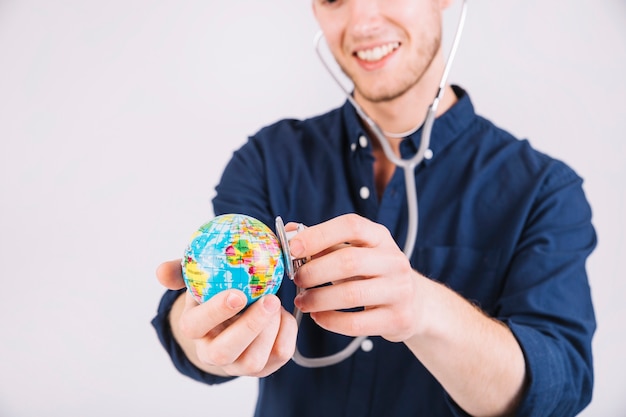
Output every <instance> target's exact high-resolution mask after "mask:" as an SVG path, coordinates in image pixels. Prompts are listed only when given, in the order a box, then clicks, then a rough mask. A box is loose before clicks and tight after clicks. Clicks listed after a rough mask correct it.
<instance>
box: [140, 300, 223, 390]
mask: <svg viewBox="0 0 626 417" xmlns="http://www.w3.org/2000/svg"><path fill="white" fill-rule="evenodd" d="M184 292H185V289H182V290H178V291H172V290H168V291H166V292H165V294H164V295H163V297H162V298H161V302H160V303H159V307H158V310H157V315H156V316H155V317H154V318H153V319H152V326H154V328H155V330H156V332H157V335H158V337H159V340H160V341H161V345H163V347H164V348H165V350H166V351H167V353H169V355H170V358H171V359H172V362H173V364H174V367H175V368H176V369H177V370H178V371H179V372H180V373H182V374H183V375H186V376H188V377H190V378H192V379H195V380H196V381H199V382H204V383H206V384H209V385H213V384H220V383H223V382H226V381H230V380H231V379H234V378H235V377H221V376H217V375H212V374H209V373H207V372H204V371H202V370H201V369H199V368H197V367H196V366H195V365H194V364H193V363H191V361H190V360H189V359H187V356H186V355H185V353H184V352H183V349H182V348H181V347H180V345H179V344H178V343H177V342H176V340H175V339H174V335H173V334H172V330H171V328H170V325H169V313H170V310H171V309H172V305H173V304H174V301H175V300H176V299H177V298H178V296H180V295H181V294H182V293H184Z"/></svg>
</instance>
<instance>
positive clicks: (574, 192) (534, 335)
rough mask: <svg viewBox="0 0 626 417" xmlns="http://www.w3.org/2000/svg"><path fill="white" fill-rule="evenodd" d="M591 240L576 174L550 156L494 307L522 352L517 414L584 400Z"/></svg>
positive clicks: (565, 408) (589, 374) (559, 410)
mask: <svg viewBox="0 0 626 417" xmlns="http://www.w3.org/2000/svg"><path fill="white" fill-rule="evenodd" d="M595 246H596V234H595V231H594V228H593V226H592V224H591V208H590V206H589V204H588V202H587V200H586V198H585V195H584V192H583V189H582V180H581V179H580V178H579V177H578V176H577V175H576V174H575V173H574V172H573V171H572V170H571V169H569V168H568V167H567V166H565V165H564V164H562V163H558V162H557V163H554V164H553V165H552V166H551V168H550V169H549V174H548V175H546V176H545V181H544V182H543V184H542V185H541V187H540V188H539V189H538V191H537V195H536V197H535V198H534V203H533V206H532V209H531V210H530V213H529V216H528V219H527V221H526V224H525V225H524V230H523V232H522V234H521V238H520V241H519V243H518V245H517V252H516V254H515V256H514V259H513V262H512V264H511V266H510V269H509V272H508V277H507V280H506V284H505V286H504V288H503V293H502V297H501V298H500V303H499V308H498V310H499V311H498V314H497V315H498V318H499V319H501V320H502V321H504V322H505V323H507V324H508V326H509V327H510V329H511V331H512V332H513V334H514V336H515V337H516V339H517V340H518V342H519V344H520V346H521V348H522V351H523V353H524V356H525V361H526V371H527V377H528V387H527V391H526V393H525V396H524V398H523V400H522V403H521V404H520V408H519V411H518V414H517V415H519V416H533V417H544V416H545V417H547V416H574V415H576V414H577V413H578V412H580V410H582V409H583V408H584V407H585V406H586V405H587V404H588V403H589V402H590V401H591V394H592V387H593V365H592V352H591V340H592V336H593V333H594V332H595V328H596V322H595V316H594V311H593V306H592V301H591V292H590V288H589V283H588V278H587V273H586V269H585V263H586V260H587V258H588V256H589V254H590V253H591V252H592V250H593V249H594V248H595Z"/></svg>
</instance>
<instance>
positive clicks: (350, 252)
mask: <svg viewBox="0 0 626 417" xmlns="http://www.w3.org/2000/svg"><path fill="white" fill-rule="evenodd" d="M338 256H339V267H340V268H341V270H342V271H343V272H344V273H348V274H350V273H351V272H352V271H354V270H355V269H356V268H357V267H358V265H359V263H358V260H357V258H356V256H355V251H354V248H352V247H347V248H344V250H340V251H338Z"/></svg>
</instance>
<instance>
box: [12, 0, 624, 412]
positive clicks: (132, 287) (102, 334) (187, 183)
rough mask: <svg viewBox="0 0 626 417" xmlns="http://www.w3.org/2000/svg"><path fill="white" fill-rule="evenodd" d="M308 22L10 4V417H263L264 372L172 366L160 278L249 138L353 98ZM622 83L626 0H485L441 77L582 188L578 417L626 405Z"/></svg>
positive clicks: (282, 13)
mask: <svg viewBox="0 0 626 417" xmlns="http://www.w3.org/2000/svg"><path fill="white" fill-rule="evenodd" d="M458 1H459V0H457V1H456V5H455V6H453V8H452V9H451V10H450V11H449V12H446V28H445V38H446V42H447V43H446V45H449V40H450V38H451V33H452V31H453V29H454V28H453V25H454V24H455V22H456V19H457V17H456V16H457V12H458V10H459V6H458ZM316 30H317V27H316V24H315V21H314V19H313V16H312V13H311V8H310V1H294V0H273V1H257V0H254V1H252V0H249V1H245V0H238V1H230V2H228V1H224V2H217V1H214V0H205V1H200V0H177V1H173V0H170V1H167V0H110V1H88V0H57V1H45V0H39V1H38V0H0V274H1V283H2V285H1V288H0V416H3V417H6V416H9V417H13V416H15V417H20V416H79V415H80V416H94V417H95V416H111V415H117V416H128V415H142V416H151V417H160V416H174V415H195V416H203V415H206V416H246V415H251V414H252V411H253V408H254V403H255V398H256V393H257V388H256V380H254V379H251V378H240V379H238V380H236V381H233V382H230V383H227V384H224V385H221V386H215V387H209V386H205V385H202V384H199V383H196V382H194V381H192V380H190V379H187V378H186V377H183V376H181V375H180V374H178V373H177V372H176V371H175V370H174V368H173V366H172V364H171V362H170V360H169V358H168V356H167V355H166V354H165V352H164V350H163V349H162V348H161V346H160V345H159V343H158V341H157V338H156V335H155V332H154V331H153V329H152V327H151V326H150V324H149V322H150V320H151V318H152V316H153V315H154V313H155V311H156V307H157V303H158V300H159V298H160V296H161V293H162V288H161V287H160V286H159V284H158V283H157V281H156V279H155V275H154V270H155V268H156V267H157V265H158V264H159V263H160V262H161V261H163V260H167V259H173V258H178V257H180V256H181V255H182V251H183V250H184V247H185V245H186V244H187V240H188V238H189V237H190V235H191V233H192V232H193V230H195V228H196V227H198V226H199V225H200V224H202V223H203V222H204V221H206V220H209V219H210V218H211V217H212V208H211V204H210V200H211V198H212V196H213V195H214V186H215V184H216V183H217V181H218V180H219V177H220V173H221V171H222V169H223V167H224V165H225V164H226V162H227V161H228V159H229V158H230V156H231V155H232V152H233V150H235V149H236V148H238V147H239V146H241V145H242V144H243V143H244V142H245V140H246V138H247V136H248V135H250V134H253V133H254V132H255V131H257V130H258V129H259V128H260V127H262V126H264V125H267V124H269V123H271V122H274V121H276V120H278V119H280V118H284V117H299V118H301V117H308V116H312V115H316V114H319V113H322V112H324V111H326V110H328V109H330V108H332V107H335V106H339V105H341V104H342V103H343V101H344V98H343V96H342V95H341V93H340V92H339V90H338V89H337V87H336V86H335V85H334V84H333V82H332V80H331V78H330V77H329V76H328V74H327V73H325V72H324V70H323V68H322V66H321V65H320V63H319V62H318V61H317V58H316V56H315V53H314V52H313V49H312V39H313V36H314V34H315V32H316ZM625 74H626V2H625V1H624V0H603V1H592V0H580V1H565V0H551V1H544V0H509V1H507V0H482V1H470V3H469V14H468V20H467V25H466V32H465V36H464V39H463V41H462V43H461V49H460V51H459V54H458V59H457V61H456V64H455V67H454V70H453V72H452V74H451V78H450V80H451V81H452V82H454V83H457V84H460V85H462V86H463V87H465V88H467V89H468V90H469V92H470V95H471V97H472V99H473V101H474V104H475V106H476V109H477V111H478V112H479V113H480V114H482V115H484V116H486V117H487V118H489V119H491V120H492V121H494V122H495V123H497V124H498V125H500V126H501V127H503V128H505V129H508V130H509V131H511V132H512V133H513V134H515V135H517V136H518V137H520V138H529V139H530V140H531V143H532V144H533V145H534V146H535V147H536V148H537V149H539V150H541V151H544V152H547V153H549V154H550V155H552V156H555V157H558V158H560V159H562V160H564V161H565V162H567V163H568V164H569V165H571V166H572V167H573V168H574V169H575V170H576V171H577V172H578V173H579V174H580V175H581V176H582V177H583V178H584V179H585V185H584V187H585V191H586V193H587V196H588V198H589V200H590V202H591V205H592V208H593V212H594V224H595V226H596V228H597V231H598V236H599V246H598V248H597V250H596V251H595V252H594V254H593V255H592V257H591V258H590V260H589V262H588V270H589V274H590V281H591V286H592V290H593V298H594V302H595V306H596V311H597V318H598V323H599V324H598V331H597V333H596V337H595V339H594V348H595V370H596V384H595V391H594V398H593V402H592V404H591V405H590V406H589V407H588V409H587V410H586V411H585V412H584V413H583V415H584V416H609V417H611V416H624V415H626V398H625V397H624V393H625V392H626V364H625V361H624V356H625V355H624V352H626V332H625V331H624V327H625V326H624V324H623V323H624V318H625V317H626V298H625V296H626V283H625V280H624V274H623V273H622V270H621V269H622V267H621V265H622V262H621V261H622V260H624V258H625V257H626V247H625V244H624V235H625V232H626V226H625V222H624V216H625V213H626V207H625V198H624V197H625V195H626V192H625V188H626V168H625V166H626V149H625V145H624V143H625V141H626V137H625V134H624V132H625V131H626V111H625V108H626V106H625V104H624V100H625V97H626V84H625V81H624V76H625ZM312 197H313V198H314V196H312ZM416 395H419V393H416Z"/></svg>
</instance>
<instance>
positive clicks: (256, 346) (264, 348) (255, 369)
mask: <svg viewBox="0 0 626 417" xmlns="http://www.w3.org/2000/svg"><path fill="white" fill-rule="evenodd" d="M279 328H280V314H275V315H272V317H271V319H270V321H268V322H267V323H266V325H265V327H264V328H263V330H261V332H260V333H259V334H258V335H257V337H255V338H254V340H252V341H251V342H250V344H249V345H248V346H247V347H246V348H245V350H244V351H243V352H242V353H241V354H240V355H239V357H238V358H237V359H236V360H235V361H234V362H233V364H232V365H231V366H229V367H227V369H225V370H226V371H227V372H229V373H231V374H233V375H248V376H258V375H260V374H261V373H262V372H263V371H264V370H265V369H266V367H267V364H268V362H269V360H270V356H271V352H272V349H273V346H274V342H275V341H276V336H277V334H278V330H279Z"/></svg>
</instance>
